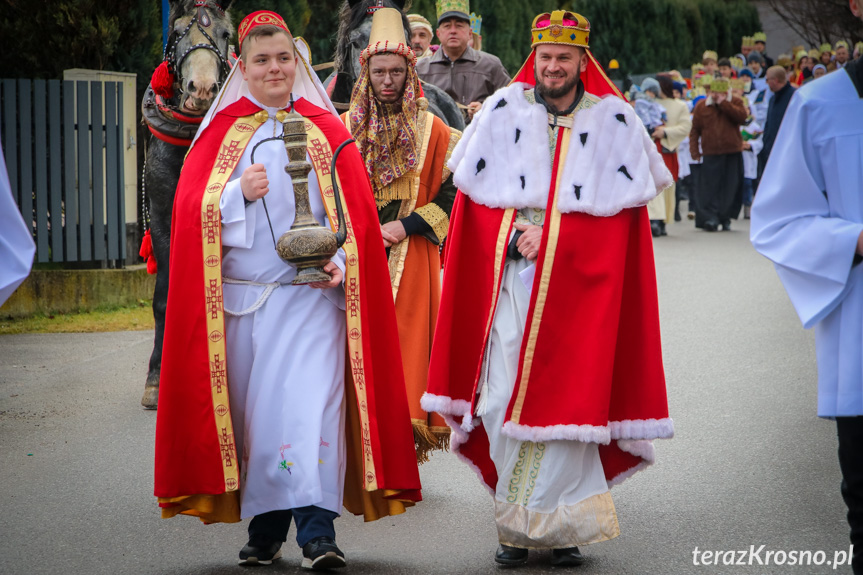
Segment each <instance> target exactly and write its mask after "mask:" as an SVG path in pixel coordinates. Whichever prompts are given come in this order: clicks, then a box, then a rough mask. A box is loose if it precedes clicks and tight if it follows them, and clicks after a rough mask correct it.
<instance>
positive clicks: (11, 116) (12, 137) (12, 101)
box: [3, 80, 18, 204]
mask: <svg viewBox="0 0 863 575" xmlns="http://www.w3.org/2000/svg"><path fill="white" fill-rule="evenodd" d="M17 102H18V88H17V83H16V82H15V80H3V116H4V117H5V118H6V129H5V130H4V131H3V137H4V141H3V155H4V156H6V171H7V172H9V185H10V186H11V187H12V197H13V198H15V203H16V204H17V203H18V122H16V121H15V119H16V118H17V117H18V105H17Z"/></svg>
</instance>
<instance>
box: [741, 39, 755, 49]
mask: <svg viewBox="0 0 863 575" xmlns="http://www.w3.org/2000/svg"><path fill="white" fill-rule="evenodd" d="M740 47H741V48H754V47H755V38H754V37H752V36H744V37H743V39H742V40H740Z"/></svg>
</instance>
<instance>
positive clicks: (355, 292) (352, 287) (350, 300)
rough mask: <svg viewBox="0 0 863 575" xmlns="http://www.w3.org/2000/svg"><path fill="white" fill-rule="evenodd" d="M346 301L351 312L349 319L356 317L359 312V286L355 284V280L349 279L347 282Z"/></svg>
mask: <svg viewBox="0 0 863 575" xmlns="http://www.w3.org/2000/svg"><path fill="white" fill-rule="evenodd" d="M346 301H347V304H348V309H349V310H350V312H351V317H357V314H359V312H360V286H359V284H358V283H357V278H351V280H350V281H349V282H348V293H347V296H346Z"/></svg>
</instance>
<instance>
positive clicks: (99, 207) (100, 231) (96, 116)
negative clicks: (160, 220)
mask: <svg viewBox="0 0 863 575" xmlns="http://www.w3.org/2000/svg"><path fill="white" fill-rule="evenodd" d="M102 90H103V85H102V82H90V137H91V139H92V141H93V148H92V150H93V171H92V174H93V187H92V190H93V259H94V260H104V259H105V258H106V257H107V254H106V253H105V216H104V214H105V210H104V208H105V201H104V197H105V195H104V194H105V188H104V185H103V184H104V176H103V174H102V172H103V159H102V150H103V148H104V141H105V139H104V134H103V132H102ZM109 193H110V191H109Z"/></svg>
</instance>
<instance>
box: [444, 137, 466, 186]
mask: <svg viewBox="0 0 863 575" xmlns="http://www.w3.org/2000/svg"><path fill="white" fill-rule="evenodd" d="M459 140H461V132H459V131H458V130H456V129H455V128H450V129H449V144H447V147H446V157H444V160H443V172H442V174H441V181H442V182H445V181H446V179H447V178H448V177H449V175H450V174H451V173H452V172H451V171H450V169H449V168H448V167H447V164H448V163H449V159H450V156H452V151H453V150H454V149H455V145H456V144H458V141H459Z"/></svg>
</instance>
